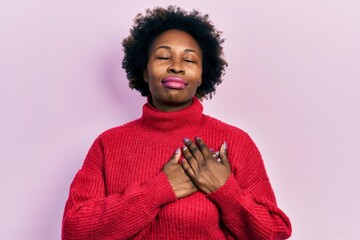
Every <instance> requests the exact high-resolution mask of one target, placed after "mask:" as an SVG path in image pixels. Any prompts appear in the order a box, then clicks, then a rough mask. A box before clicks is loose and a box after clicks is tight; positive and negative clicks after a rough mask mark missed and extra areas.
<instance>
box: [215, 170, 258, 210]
mask: <svg viewBox="0 0 360 240" xmlns="http://www.w3.org/2000/svg"><path fill="white" fill-rule="evenodd" d="M208 198H209V199H210V200H212V201H214V202H215V203H216V204H217V205H218V206H219V207H220V208H221V209H222V210H223V211H227V212H228V211H229V212H235V211H236V209H238V208H239V205H238V204H239V203H240V204H241V205H242V206H243V207H245V208H249V207H250V208H251V205H252V201H251V199H249V198H247V197H246V196H245V194H244V192H243V190H242V189H241V187H240V186H239V183H238V182H237V181H236V179H235V177H234V174H231V175H230V176H229V178H228V179H227V180H226V182H225V184H224V185H223V186H221V187H220V188H219V189H218V190H216V191H215V192H213V193H210V194H208Z"/></svg>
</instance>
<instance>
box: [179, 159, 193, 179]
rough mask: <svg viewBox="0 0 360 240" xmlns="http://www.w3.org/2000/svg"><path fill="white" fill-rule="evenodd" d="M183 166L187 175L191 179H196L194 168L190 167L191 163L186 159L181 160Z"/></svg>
mask: <svg viewBox="0 0 360 240" xmlns="http://www.w3.org/2000/svg"><path fill="white" fill-rule="evenodd" d="M181 166H182V168H183V169H184V171H185V173H186V174H187V175H188V176H189V177H190V178H194V177H195V172H194V170H193V168H192V167H191V166H190V164H189V162H188V161H187V160H186V159H182V160H181Z"/></svg>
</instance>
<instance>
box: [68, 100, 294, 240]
mask: <svg viewBox="0 0 360 240" xmlns="http://www.w3.org/2000/svg"><path fill="white" fill-rule="evenodd" d="M202 111H203V107H202V105H201V103H200V102H199V100H198V99H197V98H194V100H193V103H192V105H191V106H189V107H187V108H186V109H183V110H180V111H177V112H161V111H159V110H157V109H155V108H153V107H152V106H151V105H150V104H149V103H147V104H145V105H144V107H143V115H142V117H141V118H140V119H137V120H135V121H132V122H130V123H127V124H125V125H122V126H120V127H116V128H113V129H110V130H108V131H106V132H104V133H103V134H101V135H100V136H99V137H98V138H97V139H96V140H95V142H94V143H93V145H92V146H91V148H90V150H89V152H88V154H87V156H86V159H85V161H84V164H83V167H82V168H81V170H79V172H78V173H77V175H76V176H75V178H74V180H73V182H72V184H71V187H70V194H69V198H68V201H67V203H66V206H65V211H64V218H63V229H62V239H86V240H89V239H194V240H195V239H266V240H269V239H286V238H288V237H289V236H290V234H291V225H290V221H289V219H288V218H287V216H286V215H285V214H284V213H283V212H282V211H281V210H280V209H279V208H278V207H277V205H276V200H275V197H274V194H273V191H272V188H271V186H270V183H269V180H268V177H267V174H266V171H265V168H264V164H263V161H262V159H261V155H260V153H259V151H258V149H257V147H256V146H255V144H254V143H253V141H252V140H251V139H250V137H249V136H248V135H247V134H246V133H245V132H243V131H242V130H240V129H238V128H235V127H233V126H230V125H227V124H225V123H223V122H220V121H219V120H216V119H214V118H211V117H209V116H206V115H204V114H203V113H202ZM196 136H199V137H201V138H202V139H203V140H204V142H205V143H206V144H207V145H208V147H209V148H214V149H216V150H218V149H219V148H220V146H221V144H222V143H223V142H224V141H226V142H227V144H228V158H229V162H230V164H231V168H232V174H231V175H230V177H229V178H228V180H227V181H226V183H225V184H224V185H223V186H222V187H221V188H219V189H218V190H217V191H215V192H213V193H211V194H209V195H206V194H203V193H202V192H200V191H198V192H196V193H195V194H193V195H191V196H188V197H186V198H183V199H179V200H177V199H176V196H175V193H174V191H173V190H172V188H171V185H170V183H169V181H168V179H167V177H166V175H165V174H164V173H162V172H161V169H162V168H163V166H164V164H165V163H166V162H168V160H169V159H170V157H171V156H172V154H173V153H174V151H175V150H176V148H178V147H181V146H183V142H182V140H183V139H184V138H185V137H187V138H190V139H194V138H195V137H196Z"/></svg>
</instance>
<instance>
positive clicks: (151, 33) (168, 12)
mask: <svg viewBox="0 0 360 240" xmlns="http://www.w3.org/2000/svg"><path fill="white" fill-rule="evenodd" d="M170 29H178V30H182V31H185V32H187V33H189V34H190V35H192V37H193V38H194V39H195V40H196V41H197V42H198V44H199V45H200V48H201V50H202V54H203V62H202V68H203V73H202V79H204V81H203V82H202V84H201V85H200V86H199V87H198V89H197V91H196V96H197V97H198V98H200V99H202V98H211V97H212V95H213V94H214V93H215V88H216V86H217V85H219V84H220V83H221V82H222V76H223V75H224V72H225V67H226V66H227V62H226V61H225V59H224V57H223V48H222V46H221V44H222V43H223V42H224V39H222V38H221V36H220V35H221V32H220V31H218V30H216V29H215V27H214V25H213V24H212V23H211V21H210V20H209V16H208V15H207V14H206V15H201V14H200V12H198V11H196V10H192V11H191V12H186V11H184V10H183V9H181V8H179V7H176V6H169V7H168V8H161V7H156V8H154V9H153V10H151V9H147V10H146V14H145V15H142V14H141V13H139V14H138V15H137V16H136V18H135V20H134V25H133V27H132V29H131V30H130V36H128V37H127V38H125V39H124V40H123V42H122V45H123V48H124V53H125V55H124V59H123V61H122V67H123V68H124V69H125V71H126V74H127V78H128V80H129V86H130V88H131V89H136V90H137V91H139V92H140V93H141V95H142V96H148V95H149V94H150V90H149V86H148V83H147V82H145V81H144V79H143V73H144V71H145V70H146V67H147V62H148V49H149V47H150V45H151V44H152V43H153V41H154V40H155V38H156V37H157V36H158V35H159V34H161V33H162V32H164V31H166V30H170Z"/></svg>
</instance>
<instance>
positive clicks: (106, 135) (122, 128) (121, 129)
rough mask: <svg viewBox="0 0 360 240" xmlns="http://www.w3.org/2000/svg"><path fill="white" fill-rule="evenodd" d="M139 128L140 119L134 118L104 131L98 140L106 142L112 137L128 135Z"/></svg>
mask: <svg viewBox="0 0 360 240" xmlns="http://www.w3.org/2000/svg"><path fill="white" fill-rule="evenodd" d="M138 129H139V119H136V120H133V121H131V122H128V123H124V124H122V125H119V126H115V127H112V128H109V129H107V130H105V131H103V132H102V133H101V134H100V135H99V136H98V137H97V140H98V141H101V142H106V141H109V140H111V139H114V138H117V137H121V136H125V135H128V134H130V133H135V132H137V131H138Z"/></svg>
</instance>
